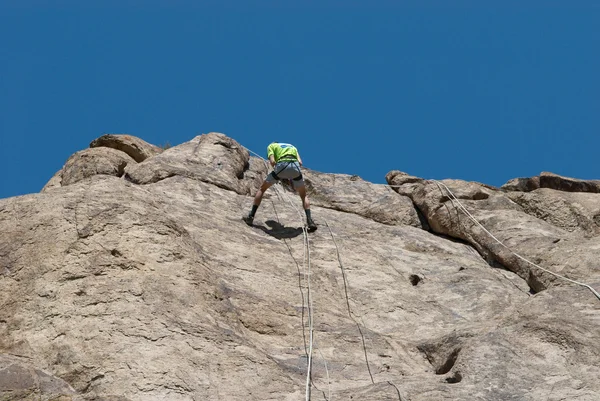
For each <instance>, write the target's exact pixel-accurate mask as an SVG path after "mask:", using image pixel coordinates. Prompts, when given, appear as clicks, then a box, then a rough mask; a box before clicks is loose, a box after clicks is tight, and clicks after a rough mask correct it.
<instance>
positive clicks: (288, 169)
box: [242, 142, 317, 231]
mask: <svg viewBox="0 0 600 401" xmlns="http://www.w3.org/2000/svg"><path fill="white" fill-rule="evenodd" d="M267 157H268V158H269V162H270V163H271V166H272V167H273V171H272V172H271V173H270V174H269V175H268V176H267V178H266V179H265V181H264V182H263V183H262V185H261V187H260V189H259V190H258V192H257V193H256V196H255V197H254V204H253V205H252V210H251V211H250V214H248V216H245V217H243V218H242V219H243V220H244V221H245V222H246V224H248V225H249V226H251V225H252V223H253V222H254V215H255V214H256V211H257V210H258V207H259V206H260V202H261V201H262V197H263V195H264V194H265V191H266V190H267V189H269V188H270V187H271V185H273V184H275V183H276V182H277V181H279V180H281V179H289V180H290V182H291V184H292V188H293V189H295V190H296V191H298V195H300V198H302V206H303V207H304V212H305V213H306V226H307V227H308V231H315V230H316V229H317V225H316V224H315V222H314V221H313V219H312V217H311V215H310V202H309V200H308V195H307V194H306V187H305V185H304V179H303V178H302V172H301V171H300V166H302V159H301V158H300V154H299V153H298V149H296V147H295V146H293V145H290V144H289V143H278V142H273V143H271V144H270V145H269V146H268V147H267Z"/></svg>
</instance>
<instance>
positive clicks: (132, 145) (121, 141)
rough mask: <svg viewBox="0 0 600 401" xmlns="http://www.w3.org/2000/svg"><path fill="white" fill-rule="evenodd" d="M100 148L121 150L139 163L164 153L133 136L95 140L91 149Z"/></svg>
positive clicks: (110, 135) (114, 136) (109, 136)
mask: <svg viewBox="0 0 600 401" xmlns="http://www.w3.org/2000/svg"><path fill="white" fill-rule="evenodd" d="M99 147H105V148H112V149H116V150H119V151H121V152H123V153H125V154H127V155H128V156H129V157H131V158H132V159H133V160H135V161H136V162H138V163H141V162H143V161H144V160H146V159H148V158H149V157H152V156H155V155H158V154H159V153H162V149H161V148H159V147H157V146H154V145H151V144H149V143H148V142H146V141H143V140H141V139H140V138H137V137H135V136H131V135H114V134H106V135H102V136H101V137H100V138H97V139H94V140H93V141H92V143H90V148H99Z"/></svg>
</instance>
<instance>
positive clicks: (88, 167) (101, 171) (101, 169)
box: [61, 148, 136, 186]
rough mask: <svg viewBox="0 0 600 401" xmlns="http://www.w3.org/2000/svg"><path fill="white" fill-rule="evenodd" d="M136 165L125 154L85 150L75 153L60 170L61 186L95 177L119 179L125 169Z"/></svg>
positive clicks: (112, 151)
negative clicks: (103, 176)
mask: <svg viewBox="0 0 600 401" xmlns="http://www.w3.org/2000/svg"><path fill="white" fill-rule="evenodd" d="M129 164H136V163H135V161H134V160H133V159H132V158H131V157H129V156H127V155H126V154H125V153H123V152H120V151H118V150H114V149H110V148H92V149H85V150H82V151H80V152H77V153H75V154H74V155H73V156H71V157H70V158H69V159H68V160H67V162H66V163H65V165H64V167H63V169H62V176H61V185H62V186H66V185H71V184H74V183H76V182H78V181H81V180H83V179H86V178H89V177H93V176H95V175H111V176H115V177H121V176H122V175H123V172H124V170H125V167H126V166H127V165H129Z"/></svg>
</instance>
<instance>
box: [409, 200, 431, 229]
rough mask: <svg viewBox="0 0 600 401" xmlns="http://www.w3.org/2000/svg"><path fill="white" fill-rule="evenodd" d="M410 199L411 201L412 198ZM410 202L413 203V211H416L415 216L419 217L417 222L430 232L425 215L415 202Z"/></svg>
mask: <svg viewBox="0 0 600 401" xmlns="http://www.w3.org/2000/svg"><path fill="white" fill-rule="evenodd" d="M409 199H410V198H409ZM411 201H412V199H411ZM412 204H413V207H414V208H415V211H416V212H417V217H418V218H419V222H420V223H421V228H422V229H423V230H425V231H429V232H432V231H431V227H430V226H429V222H428V221H427V218H426V217H425V215H424V214H423V213H422V212H421V210H420V209H419V208H418V207H417V205H416V204H415V202H412Z"/></svg>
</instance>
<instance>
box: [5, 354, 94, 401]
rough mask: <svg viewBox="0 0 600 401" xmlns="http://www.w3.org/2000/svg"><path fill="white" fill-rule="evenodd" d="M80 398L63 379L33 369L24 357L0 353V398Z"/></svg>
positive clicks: (72, 400)
mask: <svg viewBox="0 0 600 401" xmlns="http://www.w3.org/2000/svg"><path fill="white" fill-rule="evenodd" d="M81 399H82V398H81V397H80V396H78V395H77V394H76V393H75V390H73V388H71V386H69V385H68V384H67V383H66V382H65V381H63V380H61V379H59V378H57V377H54V376H52V375H50V374H48V373H46V372H44V371H42V370H39V369H34V368H33V367H32V366H30V365H29V364H28V362H27V361H26V360H25V359H24V358H19V357H15V356H10V355H3V354H0V400H13V401H16V400H55V401H77V400H81Z"/></svg>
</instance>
